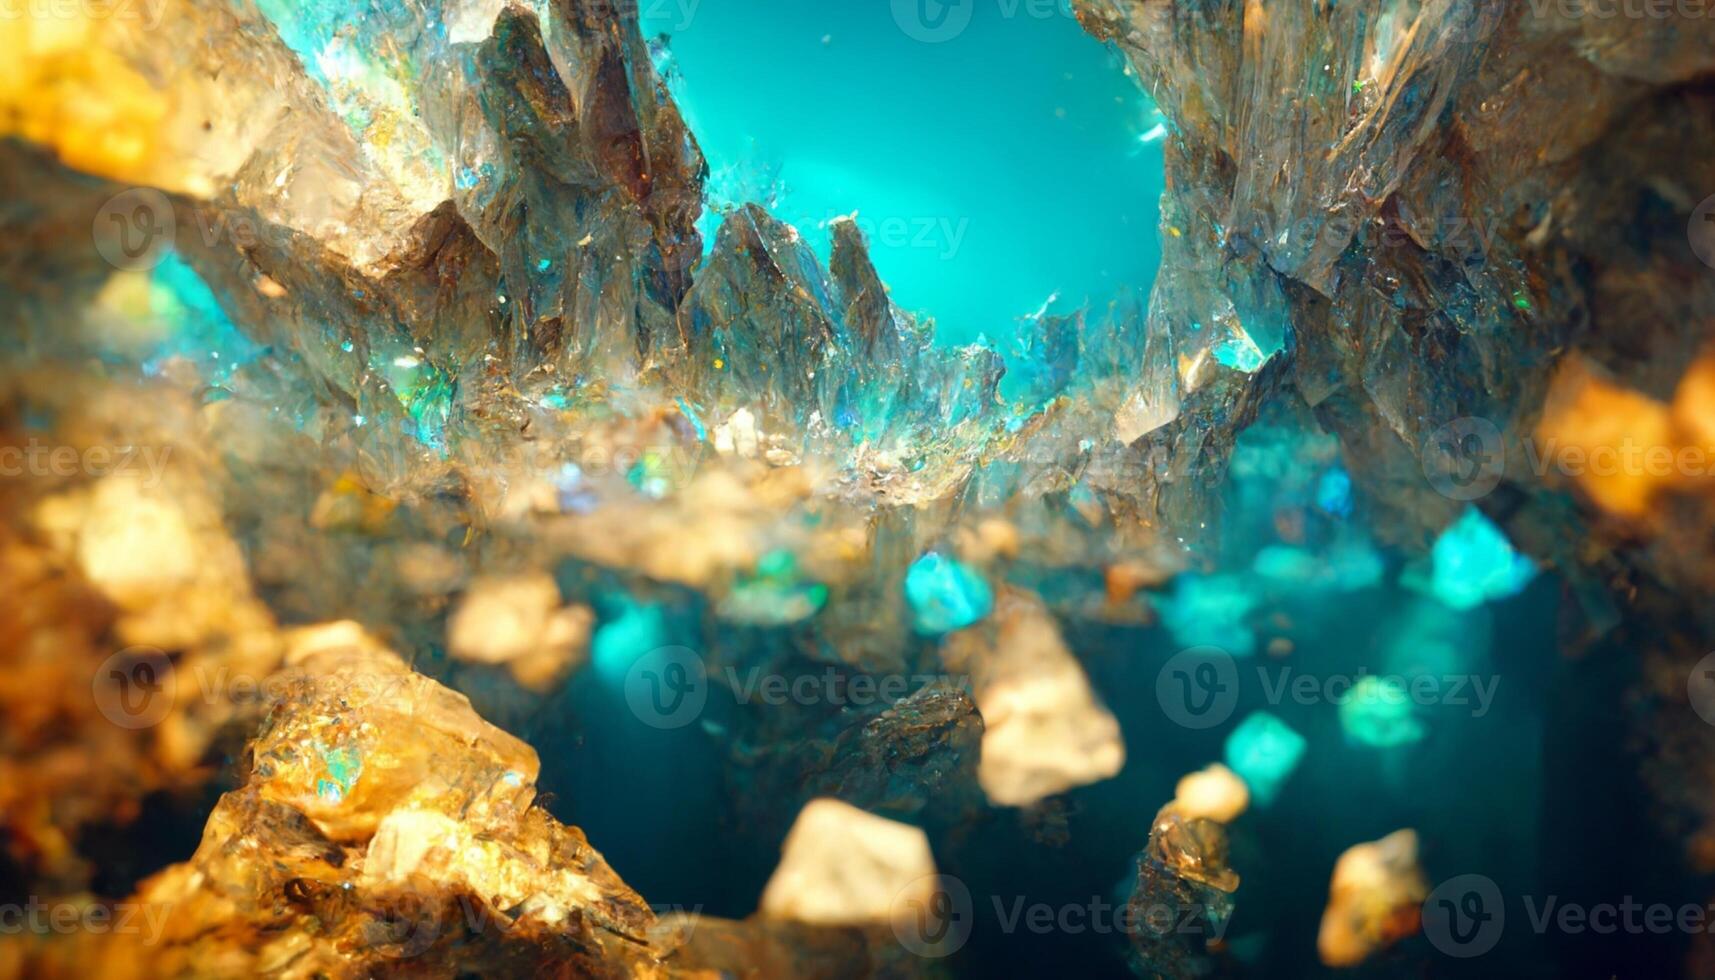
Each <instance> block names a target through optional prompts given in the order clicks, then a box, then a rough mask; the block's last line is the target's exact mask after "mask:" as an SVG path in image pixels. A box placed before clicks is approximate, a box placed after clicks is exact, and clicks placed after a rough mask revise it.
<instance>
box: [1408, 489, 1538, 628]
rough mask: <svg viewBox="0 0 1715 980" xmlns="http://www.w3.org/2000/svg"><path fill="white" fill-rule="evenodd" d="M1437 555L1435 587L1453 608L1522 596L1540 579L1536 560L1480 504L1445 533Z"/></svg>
mask: <svg viewBox="0 0 1715 980" xmlns="http://www.w3.org/2000/svg"><path fill="white" fill-rule="evenodd" d="M1432 558H1433V562H1434V574H1433V577H1432V579H1431V582H1430V590H1431V592H1432V593H1433V594H1434V596H1435V597H1436V598H1437V599H1440V600H1441V601H1442V602H1445V603H1446V604H1447V605H1449V606H1452V607H1453V608H1454V609H1473V608H1475V607H1477V606H1480V605H1482V604H1483V603H1485V602H1491V601H1493V600H1496V599H1505V598H1508V597H1510V596H1515V595H1518V594H1519V593H1520V592H1522V591H1524V587H1525V586H1527V585H1529V584H1530V583H1531V580H1532V579H1534V578H1536V564H1535V563H1534V562H1532V561H1531V560H1530V559H1529V558H1526V557H1524V556H1523V555H1520V554H1519V553H1518V552H1517V551H1516V550H1514V549H1513V546H1512V543H1511V542H1509V541H1508V540H1507V537H1506V535H1505V534H1502V533H1501V529H1500V528H1498V527H1496V526H1495V525H1494V524H1493V523H1492V522H1491V521H1490V520H1489V519H1488V518H1487V517H1485V516H1483V512H1482V511H1480V510H1478V509H1476V508H1475V507H1472V508H1469V509H1467V510H1466V511H1465V514H1464V516H1462V517H1460V518H1459V520H1457V521H1455V522H1454V523H1453V525H1452V526H1451V527H1449V528H1447V530H1445V531H1443V532H1442V533H1441V537H1440V538H1438V539H1437V540H1436V542H1435V548H1434V550H1433V552H1432Z"/></svg>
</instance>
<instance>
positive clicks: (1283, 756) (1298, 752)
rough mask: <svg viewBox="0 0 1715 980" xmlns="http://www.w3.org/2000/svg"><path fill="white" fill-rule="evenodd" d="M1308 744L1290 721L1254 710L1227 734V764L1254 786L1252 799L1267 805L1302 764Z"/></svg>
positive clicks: (1246, 783) (1247, 783) (1258, 803)
mask: <svg viewBox="0 0 1715 980" xmlns="http://www.w3.org/2000/svg"><path fill="white" fill-rule="evenodd" d="M1307 744H1308V743H1306V742H1305V741H1304V736H1302V735H1300V734H1298V733H1297V732H1295V731H1293V730H1292V729H1291V727H1289V726H1288V725H1287V724H1286V722H1284V721H1281V720H1280V719H1279V718H1276V717H1275V716H1274V715H1271V714H1269V713H1268V712H1266V711H1254V712H1252V713H1251V714H1250V715H1249V716H1248V717H1246V718H1245V720H1244V721H1242V722H1240V723H1239V727H1237V728H1235V729H1233V733H1232V734H1231V735H1228V736H1227V745H1226V759H1227V768H1229V769H1231V770H1232V771H1234V772H1236V773H1238V774H1239V778H1241V779H1243V780H1244V781H1245V785H1246V786H1248V787H1250V791H1251V799H1252V801H1254V802H1255V803H1256V805H1257V806H1259V807H1266V806H1268V805H1269V804H1271V803H1273V802H1274V800H1275V797H1276V796H1278V795H1280V788H1281V787H1282V786H1284V785H1285V784H1286V780H1287V779H1288V778H1290V777H1291V776H1292V773H1293V770H1295V769H1297V768H1298V763H1299V760H1301V759H1303V758H1304V750H1305V747H1306V745H1307Z"/></svg>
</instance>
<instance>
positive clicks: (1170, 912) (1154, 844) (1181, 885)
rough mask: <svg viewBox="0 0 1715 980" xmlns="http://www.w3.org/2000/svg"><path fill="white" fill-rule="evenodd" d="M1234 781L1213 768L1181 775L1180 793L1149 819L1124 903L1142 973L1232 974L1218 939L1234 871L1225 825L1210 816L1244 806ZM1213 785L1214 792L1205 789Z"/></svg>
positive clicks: (1176, 978)
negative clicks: (1133, 875) (1182, 776)
mask: <svg viewBox="0 0 1715 980" xmlns="http://www.w3.org/2000/svg"><path fill="white" fill-rule="evenodd" d="M1200 777H1203V778H1200ZM1229 780H1230V781H1231V782H1229ZM1233 782H1236V779H1233V777H1232V774H1231V773H1230V772H1229V773H1226V774H1225V775H1224V776H1223V775H1221V774H1220V771H1219V770H1218V769H1216V770H1215V771H1214V772H1213V774H1212V776H1211V774H1210V772H1209V771H1207V770H1206V771H1205V773H1200V774H1193V775H1192V776H1189V777H1186V779H1184V780H1181V781H1180V783H1179V790H1180V796H1179V797H1177V798H1175V799H1174V800H1173V801H1172V802H1170V803H1168V804H1167V805H1166V806H1164V807H1162V808H1161V810H1160V811H1159V812H1158V813H1156V815H1155V820H1154V821H1153V822H1152V823H1151V824H1150V829H1149V842H1148V844H1146V845H1145V847H1144V849H1143V852H1142V853H1141V854H1139V855H1138V856H1137V870H1136V879H1135V881H1134V882H1133V883H1132V887H1131V896H1130V898H1129V900H1128V901H1127V902H1126V909H1125V915H1126V918H1125V922H1126V936H1127V938H1128V939H1129V940H1130V941H1131V954H1130V958H1131V964H1132V967H1133V969H1134V970H1135V971H1136V972H1137V973H1138V974H1139V975H1141V976H1148V977H1164V978H1170V980H1181V978H1186V980H1188V978H1193V977H1211V976H1222V975H1227V974H1229V973H1231V972H1232V964H1231V962H1230V961H1229V960H1228V958H1227V955H1226V952H1225V947H1224V945H1223V940H1224V939H1225V937H1226V933H1227V925H1228V922H1229V921H1230V919H1231V917H1232V914H1233V893H1234V892H1235V891H1237V890H1238V887H1239V876H1238V874H1237V873H1235V872H1234V871H1233V869H1232V868H1231V867H1230V866H1229V865H1228V846H1229V845H1228V839H1227V829H1226V826H1225V824H1224V823H1223V822H1222V821H1220V820H1217V819H1214V817H1215V816H1221V817H1227V816H1231V817H1237V816H1238V815H1239V814H1240V813H1242V812H1243V810H1244V806H1243V802H1242V800H1240V799H1239V797H1240V796H1241V795H1242V793H1243V786H1242V785H1239V786H1238V787H1236V792H1235V788H1234V787H1233V785H1232V783H1233ZM1210 783H1213V784H1214V785H1215V787H1216V788H1217V789H1218V790H1219V791H1218V792H1210V791H1209V789H1210V786H1209V784H1210ZM1211 802H1213V804H1214V805H1211ZM1209 814H1213V816H1211V815H1209Z"/></svg>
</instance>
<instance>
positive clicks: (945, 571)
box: [905, 551, 994, 636]
mask: <svg viewBox="0 0 1715 980" xmlns="http://www.w3.org/2000/svg"><path fill="white" fill-rule="evenodd" d="M905 600H906V601H907V602H908V603H910V604H911V613H912V615H913V617H915V619H916V623H917V632H919V633H922V634H924V635H927V636H938V635H940V634H942V633H951V632H952V631H954V630H961V629H964V628H965V627H967V626H970V625H972V624H974V623H977V622H980V621H981V620H982V619H983V617H985V616H987V615H988V614H989V612H990V611H992V610H993V609H994V589H992V588H991V587H990V586H989V583H988V580H987V579H985V578H983V576H982V575H981V574H980V573H978V572H977V571H976V570H974V569H972V568H971V567H970V566H968V565H965V564H963V563H961V562H959V561H956V560H954V559H952V558H948V557H946V556H945V555H942V554H940V553H939V552H935V551H931V552H929V553H928V554H926V555H924V556H923V557H922V558H919V559H917V561H916V562H915V563H914V564H912V566H911V570H910V571H908V572H907V573H906V574H905Z"/></svg>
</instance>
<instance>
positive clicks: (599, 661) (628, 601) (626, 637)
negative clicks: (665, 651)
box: [590, 595, 667, 685]
mask: <svg viewBox="0 0 1715 980" xmlns="http://www.w3.org/2000/svg"><path fill="white" fill-rule="evenodd" d="M611 604H612V605H613V606H615V607H616V608H617V613H616V614H615V615H612V616H608V617H607V618H606V621H605V622H603V623H602V624H601V626H600V627H599V628H598V629H597V630H596V631H595V636H594V637H592V638H591V640H590V659H591V662H593V663H594V664H595V669H596V673H597V674H599V675H600V676H601V677H602V679H603V680H606V681H608V682H609V683H611V684H614V685H618V684H621V683H623V682H624V681H625V675H626V672H627V671H629V670H630V669H631V665H632V664H634V663H636V662H637V661H638V660H639V659H641V658H642V657H643V656H644V655H646V654H648V653H649V651H651V650H655V649H658V648H660V647H663V646H666V645H667V618H666V616H664V615H663V614H662V610H661V607H660V606H655V605H648V604H645V603H640V602H637V601H636V600H634V599H632V598H631V597H630V596H624V595H621V596H618V597H617V598H615V599H613V600H611Z"/></svg>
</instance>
